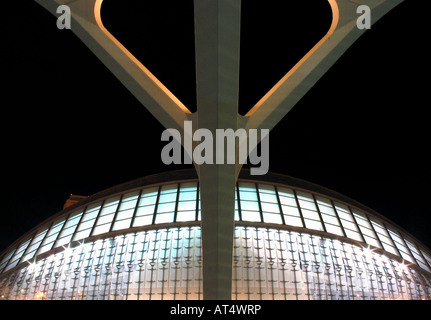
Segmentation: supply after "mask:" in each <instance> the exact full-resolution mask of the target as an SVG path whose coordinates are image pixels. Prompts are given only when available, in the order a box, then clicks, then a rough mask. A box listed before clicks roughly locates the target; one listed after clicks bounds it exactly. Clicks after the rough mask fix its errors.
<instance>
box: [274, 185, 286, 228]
mask: <svg viewBox="0 0 431 320" xmlns="http://www.w3.org/2000/svg"><path fill="white" fill-rule="evenodd" d="M274 189H275V196H276V198H277V204H278V209H279V210H280V215H281V222H282V223H283V224H284V225H285V224H286V221H285V219H284V214H283V208H282V206H281V201H280V195H279V194H278V188H277V186H274Z"/></svg>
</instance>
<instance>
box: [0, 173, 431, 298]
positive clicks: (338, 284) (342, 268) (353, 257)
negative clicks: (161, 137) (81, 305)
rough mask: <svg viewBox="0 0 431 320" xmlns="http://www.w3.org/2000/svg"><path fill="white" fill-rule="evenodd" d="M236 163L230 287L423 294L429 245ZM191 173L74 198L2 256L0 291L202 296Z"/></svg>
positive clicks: (430, 271)
mask: <svg viewBox="0 0 431 320" xmlns="http://www.w3.org/2000/svg"><path fill="white" fill-rule="evenodd" d="M245 173H246V171H243V172H242V174H241V175H240V178H239V181H238V185H237V190H236V209H235V220H236V222H235V234H234V254H233V279H232V299H241V300H242V299H276V300H278V299H282V300H284V299H288V300H295V299H300V300H308V299H310V300H363V299H365V300H382V299H430V298H431V288H430V285H431V268H430V266H431V253H430V251H429V249H427V248H426V247H425V246H424V245H422V244H421V243H420V242H419V241H418V240H416V239H415V238H414V237H412V236H411V235H409V234H408V233H407V232H405V231H404V230H403V229H401V228H400V227H398V226H396V225H395V224H393V223H392V222H390V221H389V220H388V219H386V218H385V217H383V216H381V215H379V214H378V213H376V212H374V211H372V210H371V209H369V208H367V207H365V206H363V205H361V204H359V203H357V202H355V201H353V200H351V199H349V198H347V197H345V196H343V195H340V194H338V193H336V192H333V191H331V190H328V189H325V188H322V187H320V186H317V185H314V184H311V183H307V182H305V181H301V180H298V179H294V178H291V177H287V176H282V175H277V174H268V175H266V176H264V177H260V176H251V177H250V176H247V177H246V174H245ZM198 190H199V183H198V179H197V177H196V176H195V173H194V171H190V170H180V171H175V172H167V173H164V174H158V175H153V176H148V177H145V178H141V179H138V180H134V181H131V182H129V183H125V184H122V185H119V186H116V187H113V188H110V189H107V190H105V191H102V192H100V193H97V194H95V195H93V196H91V197H88V198H85V199H79V201H78V202H77V203H75V204H73V205H71V206H69V207H67V208H65V209H63V210H62V211H60V212H59V213H57V214H56V215H54V216H53V217H52V218H50V219H48V220H46V221H45V222H43V223H42V224H40V225H39V226H37V227H35V228H34V229H32V230H31V231H30V232H28V233H26V234H25V235H23V236H22V237H21V238H19V239H18V240H16V241H15V242H14V243H13V244H12V245H11V246H10V247H9V248H8V249H6V250H5V251H4V252H3V253H2V254H1V256H0V294H1V298H2V299H55V300H57V299H64V300H71V299H84V300H96V299H97V300H108V299H110V300H126V299H128V300H148V299H202V297H203V294H202V260H201V257H202V255H201V227H200V202H199V192H198Z"/></svg>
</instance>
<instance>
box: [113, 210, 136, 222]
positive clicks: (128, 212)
mask: <svg viewBox="0 0 431 320" xmlns="http://www.w3.org/2000/svg"><path fill="white" fill-rule="evenodd" d="M134 211H135V208H130V209H128V210H124V211H120V212H118V214H117V221H118V220H124V219H130V218H132V216H133V212H134Z"/></svg>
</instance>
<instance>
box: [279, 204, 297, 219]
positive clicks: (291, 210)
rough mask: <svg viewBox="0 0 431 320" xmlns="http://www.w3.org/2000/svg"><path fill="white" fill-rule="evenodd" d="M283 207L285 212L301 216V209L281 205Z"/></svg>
mask: <svg viewBox="0 0 431 320" xmlns="http://www.w3.org/2000/svg"><path fill="white" fill-rule="evenodd" d="M281 209H282V210H283V213H284V214H287V215H291V216H297V217H300V215H299V210H298V208H296V207H291V206H281Z"/></svg>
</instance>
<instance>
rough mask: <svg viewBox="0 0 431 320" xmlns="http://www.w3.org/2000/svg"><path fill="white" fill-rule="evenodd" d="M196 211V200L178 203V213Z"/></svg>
mask: <svg viewBox="0 0 431 320" xmlns="http://www.w3.org/2000/svg"><path fill="white" fill-rule="evenodd" d="M188 210H196V200H193V201H181V202H179V203H178V211H188Z"/></svg>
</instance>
